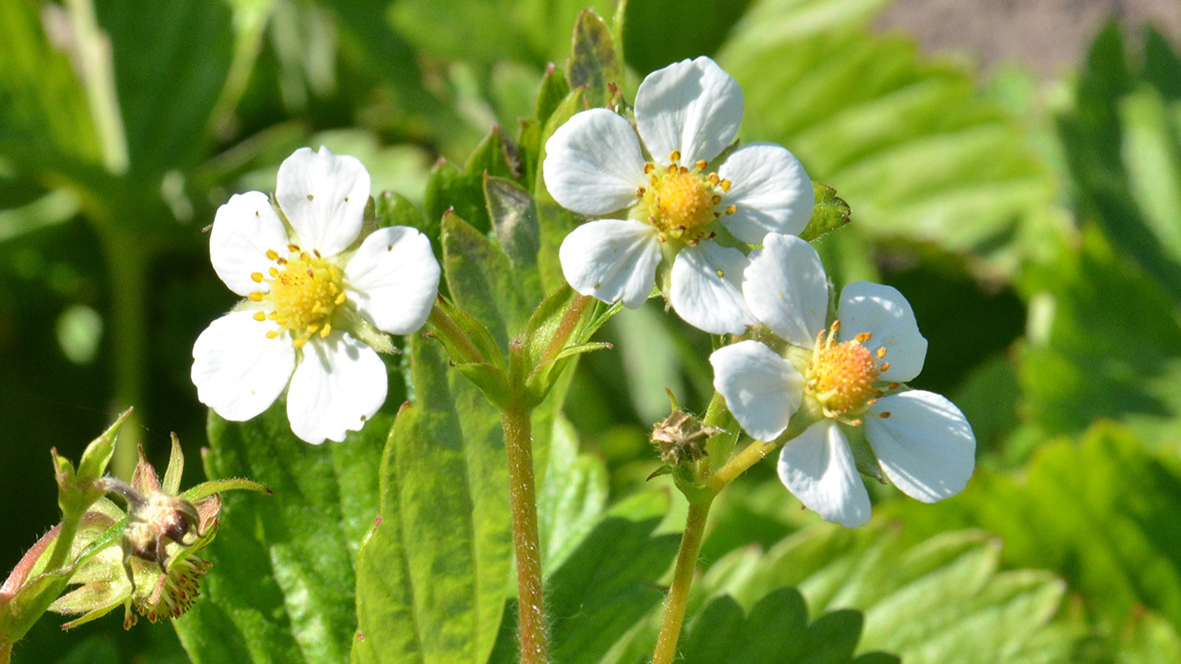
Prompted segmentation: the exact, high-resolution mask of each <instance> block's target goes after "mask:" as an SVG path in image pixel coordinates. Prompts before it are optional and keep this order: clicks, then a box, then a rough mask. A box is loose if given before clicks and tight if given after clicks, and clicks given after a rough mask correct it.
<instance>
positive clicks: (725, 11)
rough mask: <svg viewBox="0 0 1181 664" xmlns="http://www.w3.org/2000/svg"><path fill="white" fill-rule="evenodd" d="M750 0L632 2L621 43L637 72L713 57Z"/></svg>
mask: <svg viewBox="0 0 1181 664" xmlns="http://www.w3.org/2000/svg"><path fill="white" fill-rule="evenodd" d="M750 4H751V0H730V1H729V2H713V1H711V0H647V1H645V2H629V3H627V7H626V9H625V15H624V20H623V35H622V37H621V38H622V40H623V43H624V47H625V52H626V53H627V62H628V64H630V65H631V66H632V67H633V68H634V69H635V70H636V71H637V72H640V73H646V72H650V71H654V70H656V69H659V68H661V67H664V66H665V65H668V64H670V63H673V62H677V61H679V60H684V59H685V58H696V57H698V56H700V55H713V54H714V51H716V50H717V48H718V47H719V46H720V45H721V44H722V41H723V40H724V39H725V38H726V35H727V34H728V33H729V32H730V30H731V29H732V28H733V27H734V25H735V23H737V22H738V21H740V20H742V17H743V15H744V14H745V13H746V8H747V7H749V6H750Z"/></svg>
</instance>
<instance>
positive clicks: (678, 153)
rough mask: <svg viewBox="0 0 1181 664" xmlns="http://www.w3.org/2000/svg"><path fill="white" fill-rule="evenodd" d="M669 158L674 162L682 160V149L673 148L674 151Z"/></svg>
mask: <svg viewBox="0 0 1181 664" xmlns="http://www.w3.org/2000/svg"><path fill="white" fill-rule="evenodd" d="M668 160H669V161H671V162H673V163H674V164H675V163H677V162H678V161H680V160H681V151H680V150H673V151H672V153H671V154H669V155H668Z"/></svg>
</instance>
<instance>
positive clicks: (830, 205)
mask: <svg viewBox="0 0 1181 664" xmlns="http://www.w3.org/2000/svg"><path fill="white" fill-rule="evenodd" d="M812 191H813V193H814V195H815V196H816V206H815V207H813V208H812V220H811V221H809V222H808V225H807V227H805V228H804V230H803V232H801V233H800V237H801V238H803V239H805V240H807V241H809V242H811V241H812V240H815V239H816V238H818V237H820V236H821V235H824V234H826V233H829V232H832V231H835V230H836V229H838V228H840V227H841V226H844V225H845V224H847V223H849V221H850V220H849V215H850V214H852V212H851V211H850V210H849V204H848V203H846V202H845V201H843V200H841V199H840V198H837V190H836V189H833V188H832V187H830V186H828V185H826V184H822V183H820V182H813V183H812Z"/></svg>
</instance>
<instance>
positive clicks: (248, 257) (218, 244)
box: [209, 191, 288, 296]
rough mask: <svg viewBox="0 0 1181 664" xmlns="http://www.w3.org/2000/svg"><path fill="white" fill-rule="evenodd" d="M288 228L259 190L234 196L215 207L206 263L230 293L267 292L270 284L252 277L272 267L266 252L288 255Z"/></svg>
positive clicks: (243, 294)
mask: <svg viewBox="0 0 1181 664" xmlns="http://www.w3.org/2000/svg"><path fill="white" fill-rule="evenodd" d="M287 243H288V239H287V228H286V227H285V226H283V221H282V220H281V219H279V215H278V214H276V213H275V208H273V207H271V201H270V199H269V198H267V195H266V194H264V193H262V192H261V191H251V192H247V193H245V194H235V195H233V196H231V197H230V200H229V202H227V203H226V204H225V205H222V206H221V207H219V208H217V216H215V217H214V218H213V230H211V231H210V232H209V260H210V262H212V263H213V270H214V272H217V276H218V277H220V278H221V280H222V281H224V282H225V284H226V286H229V287H230V290H232V291H234V292H235V293H237V294H238V295H242V296H246V295H249V294H250V293H252V292H255V291H263V292H266V291H267V290H269V289H270V284H267V283H266V282H263V283H258V282H255V281H254V280H253V279H251V278H250V275H251V274H254V273H256V272H257V273H261V274H266V273H267V270H268V269H269V268H270V267H271V266H273V265H274V263H272V262H271V259H269V258H267V256H266V253H267V250H268V249H273V250H275V251H278V252H280V253H282V254H283V255H284V256H286V255H287Z"/></svg>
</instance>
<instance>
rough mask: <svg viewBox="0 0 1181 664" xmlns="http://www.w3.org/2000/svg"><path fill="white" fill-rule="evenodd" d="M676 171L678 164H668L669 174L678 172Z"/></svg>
mask: <svg viewBox="0 0 1181 664" xmlns="http://www.w3.org/2000/svg"><path fill="white" fill-rule="evenodd" d="M676 172H677V165H676V164H669V165H668V173H669V175H672V174H673V173H676Z"/></svg>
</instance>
